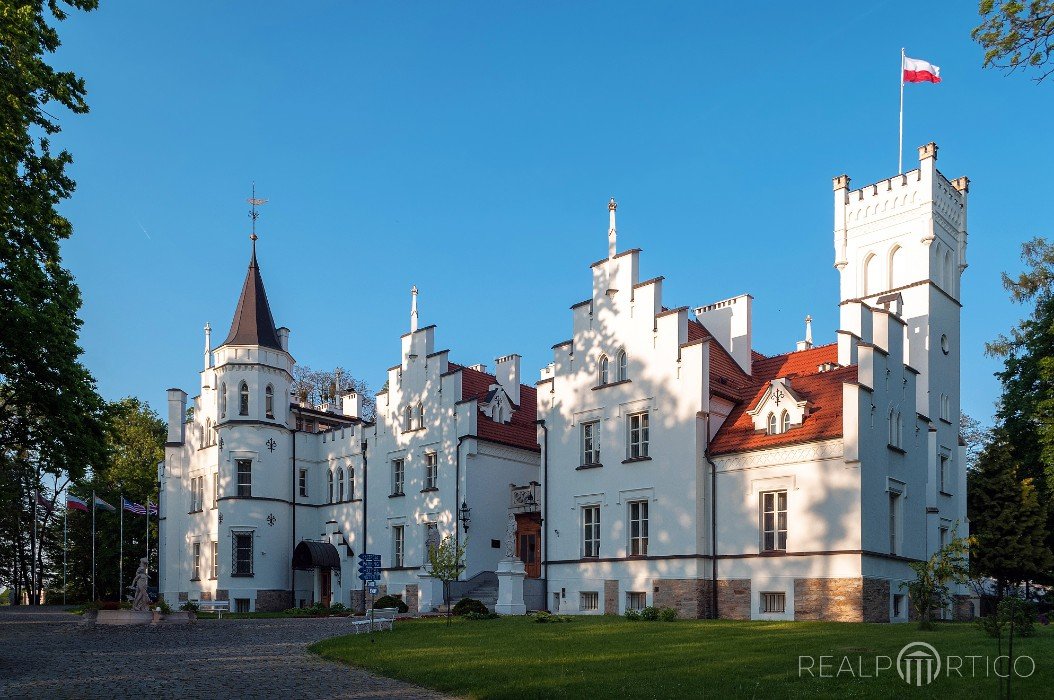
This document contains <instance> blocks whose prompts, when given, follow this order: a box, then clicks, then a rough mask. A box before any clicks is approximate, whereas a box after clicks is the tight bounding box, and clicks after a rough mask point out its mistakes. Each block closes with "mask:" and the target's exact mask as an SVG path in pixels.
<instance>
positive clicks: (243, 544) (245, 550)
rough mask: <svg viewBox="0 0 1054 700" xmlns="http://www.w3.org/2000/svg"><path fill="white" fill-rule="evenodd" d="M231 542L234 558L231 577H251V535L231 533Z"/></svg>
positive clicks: (249, 533) (247, 533) (248, 533)
mask: <svg viewBox="0 0 1054 700" xmlns="http://www.w3.org/2000/svg"><path fill="white" fill-rule="evenodd" d="M231 537H232V540H233V549H234V557H233V564H234V566H233V567H231V575H232V576H252V575H253V533H251V532H234V533H231Z"/></svg>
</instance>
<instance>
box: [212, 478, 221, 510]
mask: <svg viewBox="0 0 1054 700" xmlns="http://www.w3.org/2000/svg"><path fill="white" fill-rule="evenodd" d="M219 505H220V473H219V472H212V508H213V510H215V509H216V508H217V507H219Z"/></svg>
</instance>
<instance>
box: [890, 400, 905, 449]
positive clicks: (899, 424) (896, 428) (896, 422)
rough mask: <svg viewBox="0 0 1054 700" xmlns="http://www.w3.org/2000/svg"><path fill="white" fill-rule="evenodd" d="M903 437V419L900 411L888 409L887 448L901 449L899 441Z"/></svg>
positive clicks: (901, 445)
mask: <svg viewBox="0 0 1054 700" xmlns="http://www.w3.org/2000/svg"><path fill="white" fill-rule="evenodd" d="M903 435H904V419H903V417H902V416H901V414H900V411H895V410H893V409H892V408H891V409H889V446H890V447H895V448H897V449H898V450H899V449H903V447H904V445H903V444H902V442H901V440H902V438H903Z"/></svg>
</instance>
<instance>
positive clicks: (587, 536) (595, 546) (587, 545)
mask: <svg viewBox="0 0 1054 700" xmlns="http://www.w3.org/2000/svg"><path fill="white" fill-rule="evenodd" d="M582 556H583V557H599V556H600V506H598V505H597V506H584V507H583V508H582Z"/></svg>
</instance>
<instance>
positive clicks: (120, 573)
mask: <svg viewBox="0 0 1054 700" xmlns="http://www.w3.org/2000/svg"><path fill="white" fill-rule="evenodd" d="M118 517H119V518H120V520H121V528H120V532H121V534H120V537H121V544H120V545H119V546H118V547H117V552H118V554H117V602H118V603H120V602H122V601H123V600H124V494H123V493H122V494H121V513H120V515H119V516H118Z"/></svg>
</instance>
